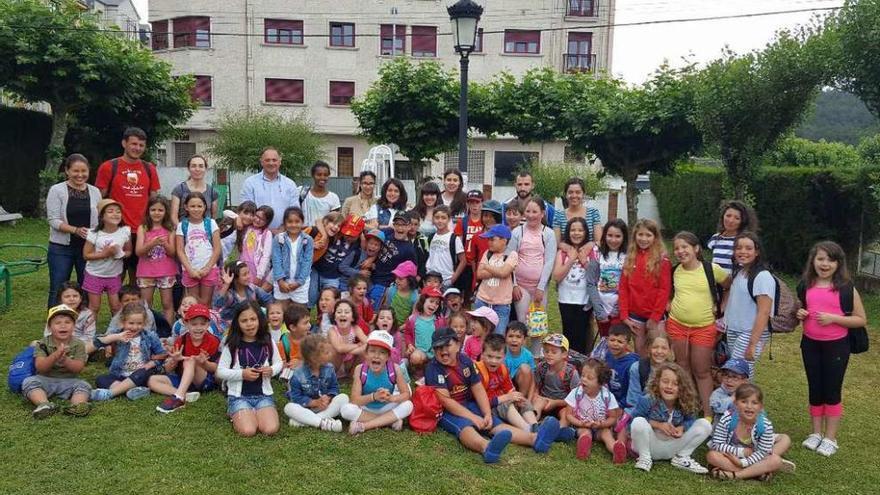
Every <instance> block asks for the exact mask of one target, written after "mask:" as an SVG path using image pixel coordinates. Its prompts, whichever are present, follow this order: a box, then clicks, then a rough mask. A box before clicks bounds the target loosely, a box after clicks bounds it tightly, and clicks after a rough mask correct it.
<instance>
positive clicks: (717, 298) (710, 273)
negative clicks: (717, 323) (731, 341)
mask: <svg viewBox="0 0 880 495" xmlns="http://www.w3.org/2000/svg"><path fill="white" fill-rule="evenodd" d="M702 264H703V273H705V274H706V281H707V282H708V283H709V292H710V293H711V294H712V312H713V313H714V315H715V318H716V319H717V318H720V317H721V297H722V296H721V287H720V286H719V285H718V283H716V282H715V270H713V268H712V262H711V261H705V260H704V261H702ZM680 267H681V263H679V264H677V265H675V268H673V270H672V294H673V295H674V294H675V272H676V271H678V269H679V268H680ZM751 292H752V289H751V286H749V293H750V294H751ZM671 298H672V296H670V299H671ZM795 312H797V311H795Z"/></svg>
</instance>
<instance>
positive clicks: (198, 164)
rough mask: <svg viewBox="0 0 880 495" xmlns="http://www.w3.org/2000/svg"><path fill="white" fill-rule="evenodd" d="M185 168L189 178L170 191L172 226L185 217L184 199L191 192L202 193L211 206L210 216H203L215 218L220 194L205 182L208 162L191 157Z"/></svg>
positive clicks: (197, 156) (201, 157)
mask: <svg viewBox="0 0 880 495" xmlns="http://www.w3.org/2000/svg"><path fill="white" fill-rule="evenodd" d="M186 168H187V170H189V178H188V179H187V180H185V181H183V182H181V183H180V184H178V185H177V187H175V188H174V190H173V191H171V208H170V210H171V211H170V212H169V213H170V217H171V221H172V222H173V223H174V225H177V224H179V223H180V222H181V221H182V220H183V219H184V218H185V217H186V216H187V210H186V207H185V205H186V201H185V200H186V197H187V196H188V195H189V193H191V192H197V193H202V194H203V195H204V196H205V198H207V199H208V202H209V203H210V204H211V210H210V214H207V213H206V214H205V216H208V217H210V218H214V217H216V216H217V199H218V198H219V197H220V193H219V192H218V191H216V190H215V189H214V186H212V185H211V184H208V183H207V182H206V181H205V178H206V176H207V175H208V160H206V159H205V157H203V156H202V155H193V156H192V157H191V158H190V159H189V160H187V162H186Z"/></svg>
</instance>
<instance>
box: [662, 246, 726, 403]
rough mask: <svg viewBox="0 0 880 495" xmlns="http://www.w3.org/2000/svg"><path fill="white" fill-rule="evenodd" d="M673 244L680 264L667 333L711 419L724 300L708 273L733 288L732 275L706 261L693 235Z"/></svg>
mask: <svg viewBox="0 0 880 495" xmlns="http://www.w3.org/2000/svg"><path fill="white" fill-rule="evenodd" d="M672 242H673V249H674V251H673V252H674V253H675V257H676V258H677V259H678V262H679V264H678V266H676V267H675V270H674V271H673V273H672V278H673V283H672V286H673V287H674V288H675V291H674V292H673V297H672V302H670V303H669V319H668V320H667V322H666V331H667V333H668V335H669V340H670V341H671V343H672V349H673V350H674V351H675V361H676V362H677V363H678V365H679V366H681V367H682V368H684V369H685V370H688V371H690V372H692V373H693V374H694V379H695V380H696V382H697V390H698V391H699V392H700V402H701V403H702V405H703V415H704V416H706V417H711V416H712V408H711V407H710V406H709V396H710V395H711V394H712V389H713V388H715V387H714V382H713V380H712V363H713V362H714V354H715V341H716V340H717V338H716V337H717V335H718V330H717V328H716V326H715V320H716V319H717V318H718V316H719V313H720V307H719V306H720V304H719V301H720V300H721V298H720V296H719V295H718V289H717V287H710V286H709V280H708V278H707V277H708V275H707V270H712V273H713V281H714V282H715V283H716V284H717V285H719V286H721V287H729V286H730V275H728V274H727V272H725V271H724V269H723V268H721V267H720V266H718V265H716V264H714V263H710V264H707V263H705V262H704V261H703V252H702V249H701V248H700V240H699V239H698V238H697V236H695V235H694V234H692V233H690V232H679V233H678V234H676V235H675V237H674V238H673V241H672Z"/></svg>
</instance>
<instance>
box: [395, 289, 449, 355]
mask: <svg viewBox="0 0 880 495" xmlns="http://www.w3.org/2000/svg"><path fill="white" fill-rule="evenodd" d="M442 299H443V294H441V293H440V291H439V290H437V289H436V288H434V287H426V288H425V289H423V290H422V293H421V295H420V296H419V299H418V301H417V302H416V307H415V310H414V311H413V312H412V314H411V315H410V316H409V318H407V319H406V323H404V327H403V335H404V338H406V356H407V358H409V362H410V364H412V365H413V366H423V365H424V364H425V363H426V362H427V361H428V358H431V357H434V350H433V348H432V347H431V338H432V337H433V336H434V332H435V331H436V330H438V329H440V328H443V327H445V326H446V321H444V320H443V318H442V317H439V316H438V315H437V310H438V309H440V301H441V300H442Z"/></svg>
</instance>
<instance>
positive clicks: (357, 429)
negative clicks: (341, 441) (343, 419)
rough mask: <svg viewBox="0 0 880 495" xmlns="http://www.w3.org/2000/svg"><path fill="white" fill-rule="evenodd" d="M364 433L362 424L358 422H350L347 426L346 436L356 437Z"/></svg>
mask: <svg viewBox="0 0 880 495" xmlns="http://www.w3.org/2000/svg"><path fill="white" fill-rule="evenodd" d="M363 432H364V424H363V423H361V422H360V421H352V422H351V423H349V424H348V434H349V435H357V434H358V433H363Z"/></svg>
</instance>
